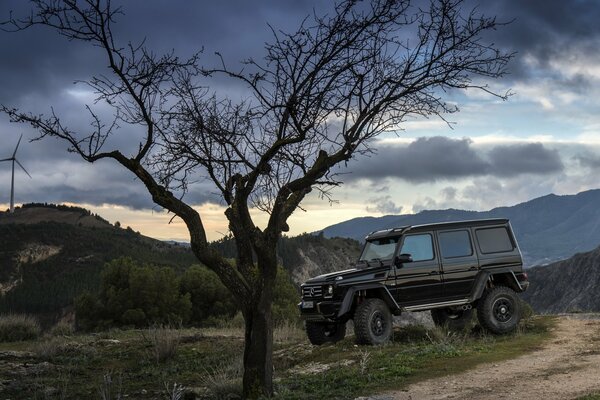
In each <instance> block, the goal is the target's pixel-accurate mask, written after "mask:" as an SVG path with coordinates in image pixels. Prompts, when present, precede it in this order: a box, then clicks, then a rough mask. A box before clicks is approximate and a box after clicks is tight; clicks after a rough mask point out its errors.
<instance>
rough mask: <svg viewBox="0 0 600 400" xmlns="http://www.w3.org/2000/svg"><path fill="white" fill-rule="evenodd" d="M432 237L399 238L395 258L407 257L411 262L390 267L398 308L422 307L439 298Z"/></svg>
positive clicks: (437, 270) (419, 234)
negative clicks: (392, 272)
mask: <svg viewBox="0 0 600 400" xmlns="http://www.w3.org/2000/svg"><path fill="white" fill-rule="evenodd" d="M433 237H434V236H433V232H424V233H415V234H406V235H403V236H402V241H401V243H400V246H399V250H398V252H397V254H410V255H411V257H412V262H405V263H403V264H402V265H401V266H397V265H396V266H395V267H394V268H395V272H396V291H395V292H396V293H395V297H396V301H397V302H398V304H401V305H414V304H423V303H429V302H432V300H433V301H435V299H438V298H439V297H441V295H442V285H441V278H440V265H439V259H438V257H437V255H436V251H435V248H434V244H433Z"/></svg>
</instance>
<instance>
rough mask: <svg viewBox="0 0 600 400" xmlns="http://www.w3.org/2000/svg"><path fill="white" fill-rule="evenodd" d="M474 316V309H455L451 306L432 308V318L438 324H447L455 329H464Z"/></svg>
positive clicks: (449, 327)
mask: <svg viewBox="0 0 600 400" xmlns="http://www.w3.org/2000/svg"><path fill="white" fill-rule="evenodd" d="M472 317H473V310H472V309H469V310H453V309H451V308H436V309H435V310H431V319H433V323H434V324H435V325H436V326H447V327H448V329H450V330H453V331H462V330H464V329H465V328H466V327H467V326H468V324H469V322H471V318H472Z"/></svg>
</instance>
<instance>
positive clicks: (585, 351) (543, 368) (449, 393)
mask: <svg viewBox="0 0 600 400" xmlns="http://www.w3.org/2000/svg"><path fill="white" fill-rule="evenodd" d="M554 333H555V335H556V337H555V338H554V339H551V341H550V343H548V344H547V345H546V346H545V347H544V348H542V349H541V350H538V351H536V352H534V353H530V354H527V355H524V356H522V357H519V358H516V359H512V360H508V361H504V362H499V363H495V364H486V365H483V366H479V367H477V368H476V369H475V370H471V371H467V372H464V373H462V374H459V375H450V376H447V377H444V378H441V379H439V378H438V379H434V380H428V381H424V382H420V383H417V384H414V385H411V386H409V387H408V388H407V390H405V391H400V392H394V393H386V394H385V395H381V396H375V397H374V398H373V399H380V400H384V399H386V400H388V399H390V400H391V399H394V400H422V399H473V400H482V399H511V400H512V399H515V400H516V399H527V400H529V399H544V400H551V399H552V400H554V399H575V398H577V397H579V396H582V395H584V394H587V393H590V392H594V391H600V315H590V314H574V315H563V316H560V319H559V322H558V325H557V327H556V328H555V332H554Z"/></svg>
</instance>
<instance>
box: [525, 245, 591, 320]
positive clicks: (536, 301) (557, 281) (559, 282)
mask: <svg viewBox="0 0 600 400" xmlns="http://www.w3.org/2000/svg"><path fill="white" fill-rule="evenodd" d="M527 273H528V274H529V281H530V282H531V286H530V288H529V290H528V291H527V292H525V293H524V294H523V295H522V296H523V298H524V300H526V301H527V302H529V303H530V304H531V306H532V307H533V309H534V310H535V311H537V312H539V313H550V314H554V313H559V312H577V311H600V292H599V290H598V288H600V247H598V248H596V249H595V250H592V251H590V252H587V253H580V254H576V255H574V256H573V257H571V258H569V259H568V260H564V261H559V262H557V263H553V264H550V265H548V266H545V267H534V268H531V269H529V270H528V271H527Z"/></svg>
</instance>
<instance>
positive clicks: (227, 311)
mask: <svg viewBox="0 0 600 400" xmlns="http://www.w3.org/2000/svg"><path fill="white" fill-rule="evenodd" d="M181 292H182V293H184V294H188V295H189V296H190V301H191V303H192V310H191V318H190V322H191V323H192V324H193V325H198V326H201V325H218V324H219V323H220V321H222V320H229V319H230V318H231V317H233V315H234V314H235V313H236V311H237V307H236V305H235V303H234V299H233V296H232V295H231V294H230V293H229V291H228V290H227V288H226V287H225V286H224V285H223V284H222V283H221V281H220V280H219V277H218V276H217V274H215V273H214V272H213V271H211V270H209V269H208V268H205V267H201V266H199V265H193V266H191V267H190V268H188V269H187V270H186V271H185V273H184V274H183V276H182V277H181Z"/></svg>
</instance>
